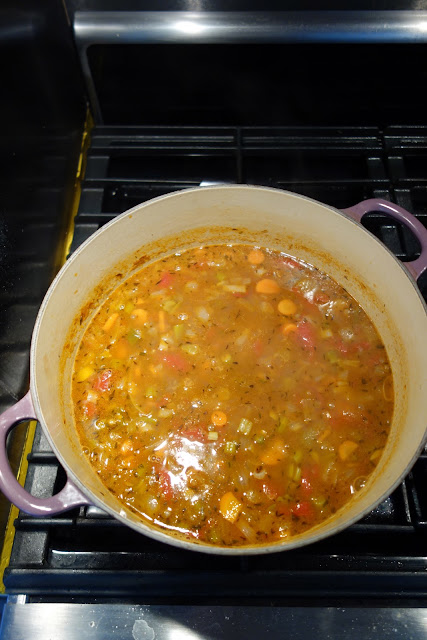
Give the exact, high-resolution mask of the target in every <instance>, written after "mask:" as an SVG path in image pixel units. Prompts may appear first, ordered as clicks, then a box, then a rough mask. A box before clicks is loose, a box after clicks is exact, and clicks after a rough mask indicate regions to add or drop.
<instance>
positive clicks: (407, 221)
mask: <svg viewBox="0 0 427 640" xmlns="http://www.w3.org/2000/svg"><path fill="white" fill-rule="evenodd" d="M342 211H343V213H345V214H347V215H348V216H350V218H353V220H356V221H357V222H360V221H361V220H362V218H363V216H364V215H365V214H366V213H372V212H373V211H380V212H381V213H385V214H386V215H389V216H391V217H392V218H395V219H396V220H398V221H399V222H402V223H403V224H404V225H406V226H407V227H408V228H409V229H410V230H411V231H412V233H413V234H414V235H415V236H416V238H417V239H418V242H419V243H420V245H421V255H420V257H419V258H417V259H416V260H413V261H412V262H406V263H405V267H406V268H407V269H408V271H409V273H410V274H411V275H412V276H413V277H414V278H415V280H418V278H419V277H420V275H421V274H422V273H423V272H424V271H425V270H426V269H427V229H426V228H425V226H424V225H423V224H422V223H421V222H420V221H419V220H417V218H416V217H415V216H414V215H413V214H412V213H409V211H406V209H403V208H402V207H399V205H398V204H394V203H393V202H389V201H388V200H382V199H381V198H371V199H369V200H363V202H359V204H356V205H354V207H349V208H348V209H342Z"/></svg>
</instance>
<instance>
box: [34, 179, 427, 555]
mask: <svg viewBox="0 0 427 640" xmlns="http://www.w3.org/2000/svg"><path fill="white" fill-rule="evenodd" d="M201 190H203V191H206V192H215V191H227V190H230V191H248V190H257V191H265V192H274V193H283V194H285V195H287V196H291V197H294V198H296V199H298V200H299V199H302V200H307V201H310V202H313V203H315V204H316V205H318V206H321V207H324V208H325V209H328V210H329V211H331V212H332V213H334V214H336V215H339V216H341V217H342V218H344V219H346V220H347V221H348V222H350V223H351V224H353V225H356V226H357V227H359V228H361V229H363V231H364V232H365V233H366V234H368V235H369V236H371V237H372V238H374V239H375V241H376V243H377V246H378V249H380V250H382V251H383V252H385V254H387V255H388V256H389V257H390V258H392V259H393V261H394V263H395V264H396V265H398V266H399V268H400V269H401V270H402V271H403V273H404V274H405V276H406V277H407V280H408V281H409V282H408V284H410V285H411V287H412V289H413V290H414V291H415V293H416V295H417V297H418V299H419V301H420V302H421V305H422V307H423V308H424V312H425V313H426V314H427V305H426V303H425V301H424V299H423V297H422V295H421V292H420V290H419V288H418V286H417V284H416V281H415V279H414V278H413V277H412V275H411V274H410V272H409V271H408V269H407V268H406V267H405V265H404V263H403V262H402V261H400V260H399V259H398V258H397V257H396V256H395V255H394V254H393V253H392V252H391V251H390V249H388V247H386V245H384V244H383V243H382V242H381V241H380V240H379V239H378V238H377V237H376V236H375V235H374V234H373V233H371V232H370V231H368V230H367V229H366V228H365V227H364V226H363V225H362V224H361V223H360V222H358V221H356V220H354V219H353V218H352V217H351V216H350V215H348V214H347V213H346V212H344V211H341V210H340V209H337V208H335V207H333V206H332V205H328V204H325V203H323V202H320V201H318V200H315V199H314V198H310V197H308V196H305V195H301V194H298V193H295V192H292V191H287V190H285V189H278V188H275V187H265V186H259V185H247V184H243V185H239V184H221V185H214V186H206V187H200V186H198V187H190V188H186V189H180V190H178V191H173V192H170V193H168V194H164V195H161V196H157V197H155V198H152V199H150V200H147V201H145V202H143V203H140V204H138V205H136V206H134V207H132V208H131V209H128V210H126V211H124V212H123V213H122V214H120V215H118V216H116V217H115V218H113V219H112V220H110V221H109V222H108V223H106V224H105V225H103V226H102V227H101V228H100V229H98V230H97V231H96V232H94V233H93V234H92V235H91V236H90V237H89V238H87V240H85V241H84V242H83V243H82V244H81V245H80V246H79V247H78V248H77V249H76V251H75V252H74V253H73V254H72V255H71V256H70V258H69V259H68V260H67V262H66V263H65V264H64V265H63V266H62V268H61V269H60V270H59V272H58V273H57V275H56V277H55V278H54V280H53V281H52V283H51V285H50V287H49V289H48V291H47V292H46V295H45V297H44V299H43V302H42V304H41V306H40V309H39V312H38V314H37V318H36V322H35V325H34V330H33V334H32V340H31V348H30V391H31V397H32V400H33V404H34V408H35V412H36V415H37V417H38V420H39V422H40V424H41V426H42V429H43V433H44V434H45V436H46V438H47V440H48V442H49V444H50V446H51V447H52V449H53V451H54V453H55V455H56V457H57V458H58V460H59V462H60V463H61V465H62V466H63V467H64V469H65V471H66V474H67V476H68V477H69V479H70V480H72V482H73V483H74V484H75V485H76V486H77V488H78V489H79V490H80V491H81V492H82V493H83V494H84V495H85V496H87V497H88V503H89V504H94V505H95V506H98V507H99V508H100V509H102V510H104V511H107V512H108V513H109V514H110V515H111V516H113V517H114V518H116V519H118V520H119V521H121V522H122V523H123V524H125V525H126V526H128V527H131V528H132V529H134V530H135V531H137V532H138V533H142V534H144V535H147V536H148V537H150V538H152V539H155V540H157V541H159V542H164V543H166V544H169V545H172V546H175V547H179V548H181V549H182V548H184V549H187V550H191V551H199V552H202V553H208V554H213V555H227V556H237V555H264V554H269V553H277V552H279V551H287V550H291V549H296V548H299V547H302V546H306V545H308V544H313V543H315V542H318V541H321V540H323V539H325V538H328V537H330V536H332V535H335V534H337V533H339V532H341V531H343V530H344V529H347V528H348V527H349V526H351V525H352V524H354V523H355V522H358V521H359V520H361V519H362V518H363V517H365V516H366V515H367V514H368V513H370V512H371V511H372V510H373V509H374V508H375V507H377V506H378V505H379V504H380V503H381V502H382V501H383V500H384V499H385V498H386V497H387V496H389V495H390V494H391V493H392V492H393V491H394V490H395V489H396V488H397V486H398V485H399V484H400V483H401V482H402V480H403V478H404V477H405V476H406V475H407V473H408V472H409V470H410V469H411V468H412V466H413V464H414V463H415V461H416V460H417V458H418V457H419V455H420V453H421V451H422V449H423V448H424V446H425V444H426V442H427V424H426V428H425V432H424V436H423V438H422V440H421V442H420V443H419V445H418V447H417V449H416V451H415V453H414V454H413V456H412V457H411V460H410V463H409V464H408V465H407V466H406V467H405V469H404V470H403V471H402V472H401V474H400V475H399V477H398V478H397V479H396V480H395V481H394V482H393V484H392V485H390V486H389V487H388V488H387V490H386V491H384V492H383V494H382V495H381V497H380V498H378V499H376V500H375V501H374V502H373V503H372V504H371V505H368V506H367V507H365V508H364V509H362V510H361V511H359V512H358V513H357V514H355V515H354V516H353V517H351V518H349V519H348V520H346V521H344V522H342V523H341V524H339V525H337V526H336V528H335V529H334V530H333V531H329V530H326V531H321V530H320V531H319V532H317V531H316V528H313V529H311V530H309V531H308V533H305V534H300V536H301V537H300V536H295V537H294V538H291V540H290V541H286V540H284V541H282V542H276V543H274V544H266V545H260V546H256V545H253V546H250V545H248V546H245V547H216V546H214V545H210V544H207V543H202V542H199V541H197V540H191V539H190V540H188V541H187V540H182V539H179V538H176V537H174V535H173V534H172V535H170V534H168V533H164V532H163V531H161V530H159V529H157V528H154V527H153V528H152V527H151V526H150V525H148V524H146V523H145V522H144V521H142V520H141V522H140V523H136V522H132V521H130V520H129V519H128V517H127V515H126V511H125V510H124V509H120V511H118V510H117V511H116V510H115V509H113V508H110V507H109V506H108V505H105V504H104V503H103V501H102V500H101V499H100V498H98V497H97V496H96V495H94V494H93V493H92V491H91V490H90V489H88V488H87V487H86V486H85V485H84V484H83V483H82V482H81V481H80V479H79V478H78V476H76V474H75V473H74V471H73V469H72V468H71V467H70V466H69V465H68V463H67V462H66V461H65V460H64V458H63V456H62V454H61V453H60V452H58V450H57V448H56V446H55V444H54V442H53V440H52V438H51V434H50V432H49V429H48V427H47V425H45V424H44V422H43V421H42V420H41V419H40V416H41V415H43V414H42V410H41V405H40V401H39V395H38V391H37V387H36V384H35V379H36V375H35V361H36V355H37V354H36V350H37V341H38V335H39V331H40V326H41V324H42V321H43V316H44V312H45V309H46V307H47V305H48V302H49V300H50V298H51V296H52V295H53V294H54V291H55V288H56V286H57V284H58V282H59V281H60V280H61V278H62V275H63V273H64V272H65V271H68V270H69V269H71V268H72V266H73V264H74V262H75V261H76V260H77V259H78V257H79V256H80V254H81V253H82V252H84V251H87V249H88V248H89V247H90V245H91V244H92V242H94V241H95V240H96V238H97V237H98V236H99V235H100V234H101V233H104V232H106V231H107V230H109V229H110V228H111V227H113V226H114V225H115V224H120V221H121V220H122V219H123V218H124V217H127V216H129V215H132V214H133V213H135V212H137V211H138V212H139V211H140V210H141V209H144V208H145V207H147V206H151V205H152V204H153V203H155V202H157V201H159V200H167V199H170V198H172V199H173V198H176V197H179V196H180V195H181V196H182V195H185V194H188V193H192V192H196V191H197V192H198V191H201ZM345 508H346V505H344V507H343V508H342V509H344V510H345ZM325 522H328V521H324V522H323V523H321V524H320V525H317V526H318V527H322V526H324V525H325ZM311 532H314V533H311Z"/></svg>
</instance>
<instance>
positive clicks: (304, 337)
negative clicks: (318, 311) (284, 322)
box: [291, 320, 316, 354]
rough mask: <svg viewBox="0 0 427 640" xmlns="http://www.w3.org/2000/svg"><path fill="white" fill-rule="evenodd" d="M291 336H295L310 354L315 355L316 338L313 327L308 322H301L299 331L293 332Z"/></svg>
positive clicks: (298, 325) (298, 326)
mask: <svg viewBox="0 0 427 640" xmlns="http://www.w3.org/2000/svg"><path fill="white" fill-rule="evenodd" d="M291 335H294V336H295V337H296V338H297V340H298V341H299V343H300V344H301V346H302V347H304V349H306V350H307V351H308V352H309V353H311V354H312V353H313V351H314V349H315V345H316V336H315V334H314V328H313V326H312V325H311V324H310V323H309V322H307V320H301V322H298V324H297V330H296V331H294V332H292V334H291Z"/></svg>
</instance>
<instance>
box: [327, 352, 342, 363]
mask: <svg viewBox="0 0 427 640" xmlns="http://www.w3.org/2000/svg"><path fill="white" fill-rule="evenodd" d="M326 360H327V361H328V362H330V363H331V364H335V363H336V362H339V360H340V359H339V356H338V353H337V352H336V351H327V352H326Z"/></svg>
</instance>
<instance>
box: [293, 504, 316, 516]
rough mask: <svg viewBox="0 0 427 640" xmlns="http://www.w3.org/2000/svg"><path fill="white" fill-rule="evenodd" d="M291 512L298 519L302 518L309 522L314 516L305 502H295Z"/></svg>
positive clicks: (311, 508)
mask: <svg viewBox="0 0 427 640" xmlns="http://www.w3.org/2000/svg"><path fill="white" fill-rule="evenodd" d="M291 512H292V513H293V515H294V516H297V517H298V518H304V519H305V520H311V519H312V518H313V516H314V508H313V506H312V505H311V504H310V503H309V502H307V501H306V500H304V501H302V502H297V503H296V504H295V505H294V506H293V507H292V508H291Z"/></svg>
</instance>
